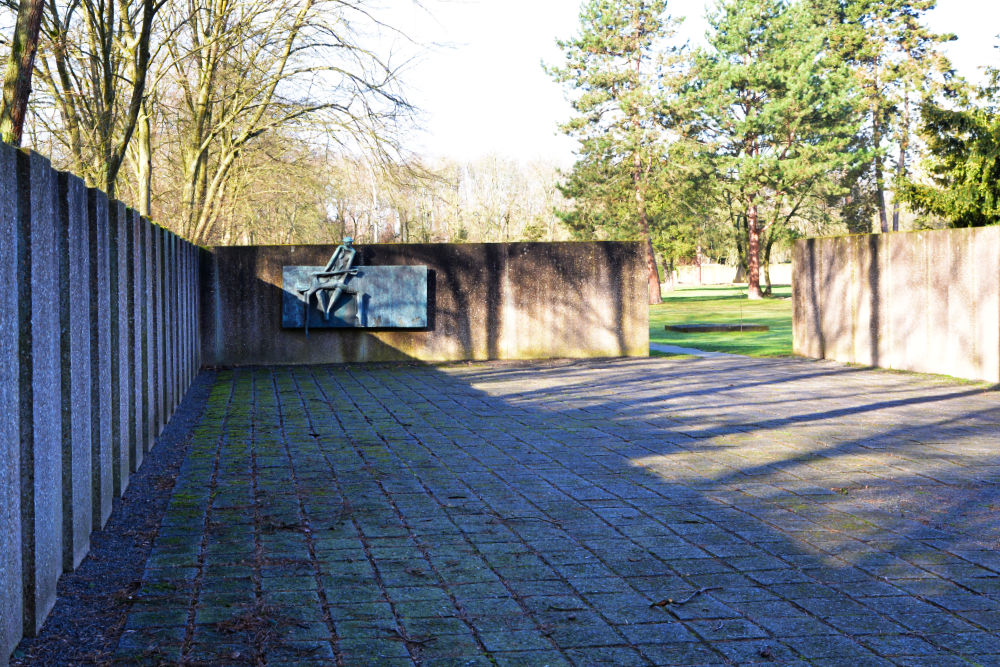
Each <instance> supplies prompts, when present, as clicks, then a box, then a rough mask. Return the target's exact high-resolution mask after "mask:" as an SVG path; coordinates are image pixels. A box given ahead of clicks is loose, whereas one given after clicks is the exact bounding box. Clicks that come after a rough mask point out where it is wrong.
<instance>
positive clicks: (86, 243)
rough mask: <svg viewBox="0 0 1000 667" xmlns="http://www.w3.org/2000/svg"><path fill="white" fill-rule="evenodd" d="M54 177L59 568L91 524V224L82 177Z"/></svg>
mask: <svg viewBox="0 0 1000 667" xmlns="http://www.w3.org/2000/svg"><path fill="white" fill-rule="evenodd" d="M57 178H58V184H57V187H58V191H57V200H56V221H57V225H58V232H59V246H58V247H59V284H60V286H61V288H60V289H59V320H60V329H61V331H62V336H61V344H60V367H61V369H62V394H61V401H62V498H63V506H62V512H63V528H62V529H63V569H64V570H66V571H72V570H75V569H76V567H77V565H79V564H80V561H81V560H83V557H84V556H85V555H86V554H87V551H88V550H89V549H90V531H91V529H92V527H93V499H92V497H91V494H92V493H93V469H92V455H93V452H92V448H91V435H92V426H91V422H90V419H91V412H92V409H91V367H90V343H91V340H90V334H91V331H90V296H91V286H90V281H89V279H88V277H89V276H90V238H89V226H90V225H89V220H88V218H87V188H86V186H85V185H84V182H83V180H82V179H80V178H77V177H76V176H73V175H71V174H66V173H59V174H58V175H57Z"/></svg>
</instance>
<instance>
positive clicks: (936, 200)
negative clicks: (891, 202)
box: [900, 69, 1000, 227]
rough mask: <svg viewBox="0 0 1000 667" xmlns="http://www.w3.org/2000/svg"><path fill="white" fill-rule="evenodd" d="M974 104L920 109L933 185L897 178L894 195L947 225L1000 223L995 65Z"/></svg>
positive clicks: (999, 79) (999, 102)
mask: <svg viewBox="0 0 1000 667" xmlns="http://www.w3.org/2000/svg"><path fill="white" fill-rule="evenodd" d="M987 74H988V75H989V84H988V85H986V86H985V87H984V88H983V89H981V90H980V91H979V92H978V97H979V100H978V102H979V103H978V104H972V103H969V102H967V101H964V100H959V104H958V105H956V106H957V107H958V108H944V107H941V106H938V105H935V104H932V103H928V104H925V105H924V107H923V109H922V116H923V124H922V127H921V134H922V135H923V138H924V140H925V141H926V142H927V148H928V152H929V154H930V155H929V157H928V160H927V171H928V173H929V174H930V175H931V178H932V180H933V181H934V185H925V184H918V183H914V182H912V181H909V180H906V181H903V183H902V187H901V188H900V194H901V196H902V198H903V199H905V200H906V201H907V202H909V204H910V205H911V206H913V207H914V208H916V209H917V210H919V211H923V212H925V213H930V214H933V215H939V216H941V217H943V218H945V219H946V220H948V221H949V222H950V224H951V225H952V226H953V227H981V226H984V225H996V224H1000V70H998V69H990V70H988V71H987Z"/></svg>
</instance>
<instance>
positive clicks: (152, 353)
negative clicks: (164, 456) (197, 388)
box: [140, 218, 159, 453]
mask: <svg viewBox="0 0 1000 667" xmlns="http://www.w3.org/2000/svg"><path fill="white" fill-rule="evenodd" d="M140 229H141V230H142V302H143V314H142V339H143V341H144V344H143V348H142V384H143V387H144V394H143V396H144V400H145V403H144V405H143V416H142V428H143V432H144V433H145V436H144V437H145V447H146V452H147V453H148V452H149V450H150V449H152V448H153V443H154V442H155V441H156V436H157V435H158V434H159V431H158V430H157V428H156V387H155V385H156V371H155V365H156V340H155V331H156V322H155V320H154V319H153V318H154V312H155V311H154V301H153V289H154V288H153V281H154V280H155V279H156V277H155V274H154V272H153V225H152V223H150V221H149V220H148V219H146V218H142V222H141V223H140Z"/></svg>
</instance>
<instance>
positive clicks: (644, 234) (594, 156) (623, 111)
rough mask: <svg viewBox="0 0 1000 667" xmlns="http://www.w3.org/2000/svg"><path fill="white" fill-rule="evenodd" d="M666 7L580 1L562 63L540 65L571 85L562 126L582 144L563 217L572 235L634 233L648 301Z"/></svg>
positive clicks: (653, 298) (648, 1)
mask: <svg viewBox="0 0 1000 667" xmlns="http://www.w3.org/2000/svg"><path fill="white" fill-rule="evenodd" d="M666 11H667V2H666V0H586V1H585V2H584V4H583V6H582V7H581V10H580V28H579V33H578V34H577V35H576V36H575V37H573V38H572V39H570V40H566V41H560V42H558V43H559V46H560V48H562V49H563V52H564V54H565V64H564V65H563V66H562V67H546V71H547V72H548V74H549V75H551V76H552V77H553V78H554V79H555V80H556V81H557V82H559V83H561V84H564V85H565V86H566V87H567V88H568V89H569V92H570V94H571V97H572V102H573V108H574V110H575V111H576V112H577V115H576V116H575V117H573V118H572V119H571V120H570V121H569V122H567V123H565V124H564V125H562V127H561V129H562V131H563V132H565V133H566V134H568V135H570V136H571V137H574V138H576V139H577V140H578V141H579V142H580V146H579V149H578V155H579V159H578V161H577V163H576V164H575V165H574V167H573V169H572V170H571V171H570V173H569V174H568V175H567V179H566V182H565V183H564V184H563V186H562V188H561V189H562V192H563V195H564V196H566V197H568V198H571V199H573V200H574V202H575V206H576V208H575V209H574V210H572V211H569V212H567V213H564V214H563V220H564V221H565V222H566V224H567V225H568V226H569V227H570V228H571V229H573V230H575V232H576V233H577V234H578V235H593V234H596V233H600V234H603V235H604V236H606V237H609V238H638V239H639V240H640V241H641V242H642V244H643V248H644V253H645V258H646V267H647V271H648V279H649V302H650V303H659V302H660V300H661V299H660V279H659V274H658V272H657V267H656V257H655V255H654V252H653V245H652V227H653V224H652V221H651V217H650V211H649V199H650V188H651V183H652V182H653V180H654V178H655V177H656V175H657V172H658V170H660V169H662V167H663V154H664V151H663V148H662V144H661V139H662V132H663V129H662V123H663V121H664V118H665V116H664V105H665V92H664V91H665V86H666V85H667V80H668V78H667V68H668V67H669V62H668V61H665V59H664V58H663V54H664V53H669V52H670V51H669V49H667V48H666V47H665V41H666V40H667V38H669V37H670V36H671V34H672V31H673V27H674V25H675V22H674V21H673V20H672V19H671V18H670V17H669V16H668V15H667V14H666Z"/></svg>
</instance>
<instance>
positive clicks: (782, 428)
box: [117, 359, 1000, 667]
mask: <svg viewBox="0 0 1000 667" xmlns="http://www.w3.org/2000/svg"><path fill="white" fill-rule="evenodd" d="M998 441H1000V397H998V395H997V394H996V393H995V392H990V391H986V390H985V388H984V387H981V386H979V385H969V384H957V383H950V382H947V381H943V380H938V379H930V378H926V377H921V376H915V375H904V374H894V373H885V372H879V371H865V370H860V369H856V368H846V367H841V366H837V365H835V364H827V363H816V362H805V361H797V360H756V361H751V360H732V359H711V360H698V361H693V362H686V361H670V360H662V359H650V360H618V361H585V362H584V361H580V362H552V363H532V364H466V365H456V366H444V367H436V368H435V367H425V366H405V365H404V366H349V367H295V368H247V369H236V370H229V371H221V372H219V373H218V375H217V379H216V384H215V386H214V388H213V390H212V392H211V395H210V397H209V400H208V405H207V406H206V411H205V415H204V417H203V419H202V422H201V424H200V425H199V427H198V428H197V429H196V431H195V433H194V434H193V436H192V445H191V448H190V451H189V454H188V457H187V459H186V460H185V462H184V465H183V466H182V469H181V473H180V476H179V478H178V480H177V484H176V486H175V489H174V492H173V497H172V499H171V502H170V505H169V508H168V510H167V514H166V516H165V517H164V518H163V521H162V527H161V530H160V533H159V535H157V536H156V538H155V540H154V543H153V548H152V551H151V554H150V557H149V560H148V562H147V568H146V572H145V575H144V578H143V583H142V586H141V587H140V589H139V592H138V593H137V594H136V596H135V597H136V601H135V603H134V605H133V607H132V610H131V613H130V615H129V618H128V620H127V624H126V631H125V633H124V634H123V635H122V640H121V642H120V645H119V649H118V655H117V659H118V660H119V661H120V662H130V661H137V662H144V661H145V662H156V661H157V660H163V661H168V662H183V663H188V664H192V663H195V662H197V661H199V660H201V661H207V662H213V663H219V662H223V663H225V664H288V665H291V664H302V665H310V664H315V665H369V664H371V665H457V664H468V665H475V664H483V665H490V664H492V665H546V664H548V665H571V664H575V665H597V664H616V665H631V664H635V665H644V664H663V665H713V664H718V665H722V664H755V663H762V664H768V663H777V664H787V665H797V664H812V665H827V664H828V665H835V664H839V665H842V664H851V665H852V667H862V666H864V665H883V664H884V665H891V664H898V665H917V664H928V665H949V664H961V663H963V662H973V663H979V664H1000V584H998V583H997V582H998V581H1000V557H998V556H997V552H998V550H1000V524H998V522H996V520H995V510H996V507H998V506H1000V458H998V456H1000V455H998V453H997V450H996V442H998ZM654 603H658V604H654Z"/></svg>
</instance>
